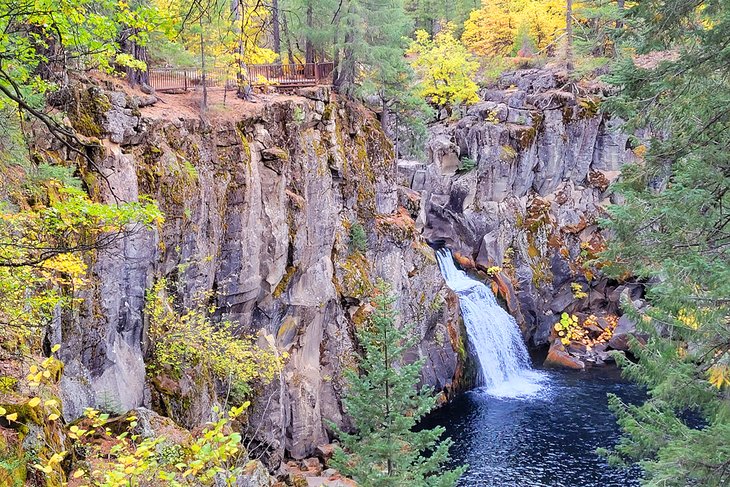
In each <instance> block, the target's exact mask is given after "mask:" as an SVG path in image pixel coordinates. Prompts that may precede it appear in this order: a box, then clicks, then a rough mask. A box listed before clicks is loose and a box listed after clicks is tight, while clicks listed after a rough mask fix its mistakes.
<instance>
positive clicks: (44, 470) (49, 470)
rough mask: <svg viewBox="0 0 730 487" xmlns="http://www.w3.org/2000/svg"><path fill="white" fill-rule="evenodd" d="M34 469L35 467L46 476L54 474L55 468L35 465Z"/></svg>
mask: <svg viewBox="0 0 730 487" xmlns="http://www.w3.org/2000/svg"><path fill="white" fill-rule="evenodd" d="M33 467H35V468H36V469H38V470H40V471H41V472H43V473H45V474H50V473H51V472H53V467H51V466H50V465H39V464H35V465H33Z"/></svg>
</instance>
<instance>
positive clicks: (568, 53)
mask: <svg viewBox="0 0 730 487" xmlns="http://www.w3.org/2000/svg"><path fill="white" fill-rule="evenodd" d="M565 68H566V69H567V70H568V72H570V71H573V0H566V2H565Z"/></svg>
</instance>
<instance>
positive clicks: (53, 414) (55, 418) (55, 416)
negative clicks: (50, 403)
mask: <svg viewBox="0 0 730 487" xmlns="http://www.w3.org/2000/svg"><path fill="white" fill-rule="evenodd" d="M58 418H59V416H58V414H56V413H51V414H49V415H48V421H56V420H57V419H58Z"/></svg>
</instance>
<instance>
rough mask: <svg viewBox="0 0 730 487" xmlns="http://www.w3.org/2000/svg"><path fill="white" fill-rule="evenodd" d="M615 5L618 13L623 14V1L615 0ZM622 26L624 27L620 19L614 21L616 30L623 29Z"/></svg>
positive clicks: (624, 5)
mask: <svg viewBox="0 0 730 487" xmlns="http://www.w3.org/2000/svg"><path fill="white" fill-rule="evenodd" d="M616 4H617V6H618V10H619V12H620V13H622V14H623V12H624V8H625V7H626V1H625V0H616ZM623 26H624V23H623V21H622V20H621V19H619V20H617V21H616V28H617V29H621V28H623Z"/></svg>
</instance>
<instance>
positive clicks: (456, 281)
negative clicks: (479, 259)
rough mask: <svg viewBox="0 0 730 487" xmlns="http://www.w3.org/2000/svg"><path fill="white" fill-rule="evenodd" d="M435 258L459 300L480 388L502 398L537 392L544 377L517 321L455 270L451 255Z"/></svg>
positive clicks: (481, 287) (480, 285)
mask: <svg viewBox="0 0 730 487" xmlns="http://www.w3.org/2000/svg"><path fill="white" fill-rule="evenodd" d="M436 256H437V258H438V262H439V267H440V268H441V273H442V274H443V276H444V279H446V284H447V285H448V286H449V288H451V290H453V291H454V292H455V293H456V294H457V295H458V296H459V305H460V307H461V314H462V316H463V317H464V325H465V326H466V332H467V335H468V337H469V343H470V344H471V346H472V349H473V350H474V352H475V354H476V356H477V359H478V360H479V365H480V371H479V377H478V381H479V384H478V385H480V386H483V387H484V388H485V389H486V390H487V392H489V393H490V394H492V395H496V396H502V397H518V396H523V395H531V394H533V393H535V392H537V390H538V389H540V382H541V380H542V378H543V376H542V374H540V373H538V372H535V371H533V370H532V368H531V367H530V357H529V355H528V354H527V348H526V347H525V343H524V342H523V341H522V336H521V335H520V330H519V328H518V326H517V323H516V322H515V320H514V318H512V316H510V315H509V313H507V312H506V311H505V310H504V309H502V308H501V307H500V306H499V304H497V300H496V299H495V297H494V294H493V293H492V291H491V289H489V288H488V287H487V286H486V285H485V284H484V283H481V282H479V281H476V280H474V279H472V278H470V277H469V276H467V275H466V273H465V272H464V271H462V270H459V269H457V268H456V265H455V264H454V259H453V257H452V256H451V252H450V251H448V250H443V249H442V250H439V251H438V252H436Z"/></svg>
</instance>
